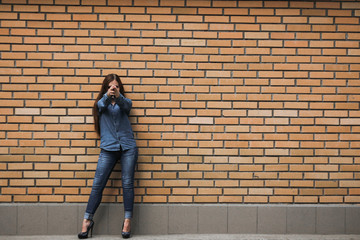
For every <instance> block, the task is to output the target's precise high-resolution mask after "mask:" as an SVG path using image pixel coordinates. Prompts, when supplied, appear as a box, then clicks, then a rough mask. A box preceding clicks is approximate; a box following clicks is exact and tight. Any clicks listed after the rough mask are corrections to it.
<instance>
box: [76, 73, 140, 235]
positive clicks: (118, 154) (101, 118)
mask: <svg viewBox="0 0 360 240" xmlns="http://www.w3.org/2000/svg"><path fill="white" fill-rule="evenodd" d="M131 106H132V102H131V100H130V99H128V98H126V97H125V91H124V86H123V84H122V83H121V80H120V78H119V76H118V75H116V74H109V75H107V76H106V77H105V79H104V81H103V83H102V87H101V90H100V92H99V95H98V97H97V98H96V100H95V104H94V108H93V115H94V123H95V130H96V132H97V133H98V134H99V135H100V141H101V142H100V148H101V152H100V155H99V160H98V164H97V168H96V172H95V177H94V181H93V186H92V190H91V194H90V198H89V201H88V204H87V208H86V212H85V215H84V221H83V224H82V232H81V233H79V234H78V237H79V238H80V239H84V238H87V237H88V236H89V231H90V230H91V236H92V229H93V227H94V221H93V216H94V213H95V211H96V209H97V208H98V206H99V204H100V202H101V198H102V193H103V190H104V188H105V185H106V182H107V181H108V179H109V176H110V174H111V172H112V169H113V168H114V166H115V164H116V162H117V161H118V160H120V162H121V172H122V173H121V175H122V176H121V179H122V188H123V201H124V209H125V220H124V223H123V226H122V228H123V229H122V231H121V235H122V237H123V238H129V237H130V233H131V231H130V227H131V226H130V224H131V218H132V212H133V205H134V171H135V165H136V162H137V156H138V150H137V147H136V142H135V140H134V136H133V132H132V129H131V124H130V121H129V118H128V115H129V112H130V109H131Z"/></svg>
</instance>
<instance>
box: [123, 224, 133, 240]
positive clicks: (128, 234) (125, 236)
mask: <svg viewBox="0 0 360 240" xmlns="http://www.w3.org/2000/svg"><path fill="white" fill-rule="evenodd" d="M124 223H125V222H123V225H122V229H121V236H122V238H130V236H131V231H130V232H124V231H123V229H124Z"/></svg>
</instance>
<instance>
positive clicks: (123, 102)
mask: <svg viewBox="0 0 360 240" xmlns="http://www.w3.org/2000/svg"><path fill="white" fill-rule="evenodd" d="M115 102H116V104H117V105H119V106H120V108H121V109H122V110H124V111H125V112H126V114H127V115H129V113H130V110H131V107H132V101H131V99H129V98H126V97H124V96H123V95H122V94H119V97H118V98H116V99H115Z"/></svg>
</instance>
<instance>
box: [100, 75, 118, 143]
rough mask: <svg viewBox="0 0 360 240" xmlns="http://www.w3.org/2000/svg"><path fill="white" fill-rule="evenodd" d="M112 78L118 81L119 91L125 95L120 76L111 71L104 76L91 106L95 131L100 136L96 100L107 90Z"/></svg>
mask: <svg viewBox="0 0 360 240" xmlns="http://www.w3.org/2000/svg"><path fill="white" fill-rule="evenodd" d="M114 80H116V81H117V82H118V84H119V92H120V93H121V94H122V95H123V96H124V97H125V89H124V85H123V84H122V82H121V80H120V77H119V76H118V75H117V74H115V73H111V74H109V75H107V76H106V77H105V78H104V81H103V83H102V86H101V89H100V91H99V94H98V96H97V98H96V100H95V103H94V107H93V117H94V125H95V131H96V132H97V134H98V135H99V136H100V124H99V109H98V106H97V102H98V101H99V100H100V99H101V98H102V97H103V96H104V94H105V93H106V92H107V91H108V89H109V83H111V82H112V81H114Z"/></svg>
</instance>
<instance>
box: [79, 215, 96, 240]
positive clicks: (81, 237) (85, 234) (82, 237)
mask: <svg viewBox="0 0 360 240" xmlns="http://www.w3.org/2000/svg"><path fill="white" fill-rule="evenodd" d="M93 227H94V221H93V220H90V224H89V226H88V227H87V229H86V232H81V233H79V234H78V238H79V239H85V238H88V237H89V232H90V230H91V234H90V237H92V232H93Z"/></svg>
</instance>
